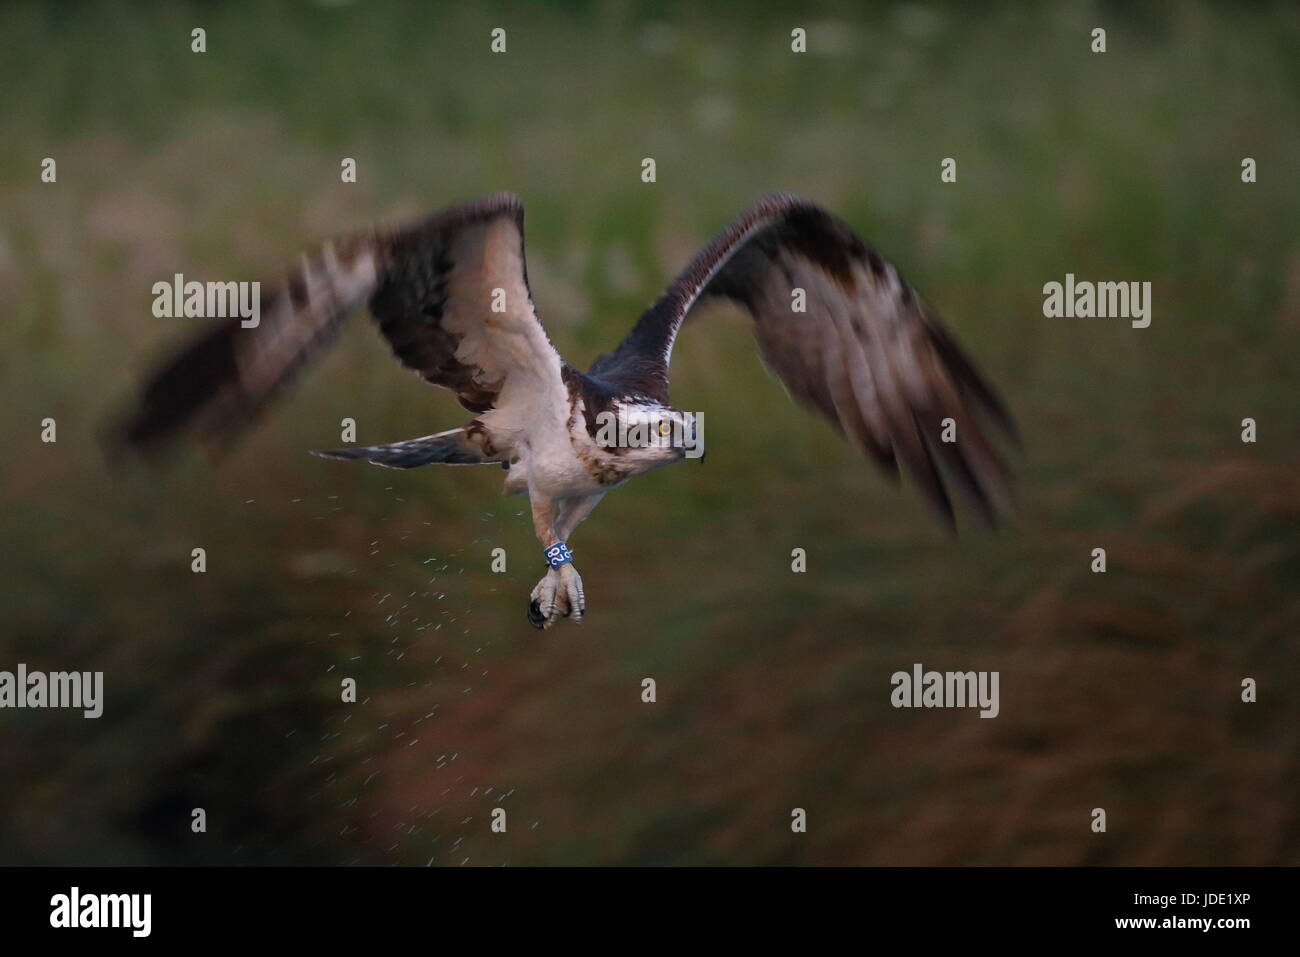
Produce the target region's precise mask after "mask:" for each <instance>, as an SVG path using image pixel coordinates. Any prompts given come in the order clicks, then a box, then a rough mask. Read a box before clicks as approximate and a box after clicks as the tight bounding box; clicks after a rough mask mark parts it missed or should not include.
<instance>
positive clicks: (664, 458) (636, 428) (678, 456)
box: [596, 402, 704, 472]
mask: <svg viewBox="0 0 1300 957" xmlns="http://www.w3.org/2000/svg"><path fill="white" fill-rule="evenodd" d="M608 426H609V427H608V428H607V429H602V432H601V433H598V434H597V437H596V438H597V444H600V445H604V446H606V447H607V448H616V449H617V450H618V452H619V454H620V455H621V456H622V457H623V458H624V459H625V460H627V461H629V462H631V463H635V464H636V465H637V466H638V471H644V472H648V471H649V470H650V469H653V468H657V467H658V466H660V465H667V464H669V463H670V462H679V461H681V460H682V459H699V460H701V461H703V459H704V424H703V417H702V416H699V415H693V414H691V413H690V412H685V411H683V410H682V409H674V408H671V407H669V406H665V405H658V404H645V403H630V402H625V403H620V404H619V405H618V406H617V408H616V409H615V412H614V415H613V416H612V417H610V419H609V421H608ZM602 439H603V441H602Z"/></svg>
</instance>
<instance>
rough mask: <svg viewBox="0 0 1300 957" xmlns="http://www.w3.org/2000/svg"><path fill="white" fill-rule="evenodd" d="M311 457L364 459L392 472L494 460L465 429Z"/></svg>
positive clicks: (321, 451)
mask: <svg viewBox="0 0 1300 957" xmlns="http://www.w3.org/2000/svg"><path fill="white" fill-rule="evenodd" d="M311 454H312V455H319V456H321V457H322V458H326V459H365V460H366V461H368V462H372V463H374V464H375V465H382V466H384V468H389V469H413V468H418V467H419V466H421V465H435V464H436V465H491V464H493V462H494V460H493V459H490V458H486V457H484V455H483V453H482V451H481V450H480V449H479V447H478V446H476V445H475V444H474V443H472V442H470V441H469V439H468V438H467V436H466V434H465V430H464V429H451V430H449V431H447V432H439V433H438V434H437V435H425V436H422V437H421V438H418V439H407V440H405V441H404V442H393V443H392V444H390V445H368V446H364V447H362V448H356V449H313V450H312V453H311Z"/></svg>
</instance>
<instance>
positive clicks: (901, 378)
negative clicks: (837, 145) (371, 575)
mask: <svg viewBox="0 0 1300 957" xmlns="http://www.w3.org/2000/svg"><path fill="white" fill-rule="evenodd" d="M717 300H729V301H731V302H732V303H735V304H737V305H739V306H740V307H741V308H742V309H743V310H744V311H746V312H748V313H749V315H750V317H751V318H752V319H753V329H754V335H755V338H756V339H757V341H758V347H759V351H760V353H761V355H762V358H763V360H764V361H765V363H766V365H767V366H768V368H769V369H770V370H771V371H772V372H774V373H775V374H776V376H777V378H779V379H780V380H781V382H782V384H783V385H784V386H785V388H786V389H787V391H788V392H789V393H790V394H791V395H793V396H794V397H795V399H796V400H798V401H800V402H801V403H802V404H804V405H805V406H807V407H809V408H810V409H812V410H813V411H816V412H819V413H820V414H821V415H823V416H824V417H825V418H827V419H828V420H829V421H830V422H831V423H832V424H833V425H834V426H835V427H836V428H837V429H838V430H839V431H840V432H841V433H842V434H843V435H844V437H845V438H847V439H848V441H849V442H851V443H852V444H853V445H854V446H855V447H856V448H857V449H858V450H859V451H861V452H862V453H863V454H864V455H866V456H867V457H868V458H870V459H872V460H873V461H875V462H876V463H877V464H878V465H879V466H880V467H881V468H882V469H884V470H885V471H886V473H888V474H889V475H891V476H896V475H897V473H898V463H899V462H900V461H901V462H902V464H903V467H904V468H905V469H906V470H907V472H908V473H909V474H910V476H911V477H912V479H913V480H914V482H915V483H916V485H917V487H918V488H919V490H920V492H921V494H922V495H923V496H924V498H925V499H926V500H927V501H928V502H929V504H930V505H932V506H933V507H934V509H935V511H936V512H937V514H938V515H939V516H940V518H941V519H942V520H943V521H944V522H945V524H946V525H948V526H949V528H954V527H955V525H954V519H953V506H952V502H951V500H950V498H949V494H948V491H947V488H948V487H950V486H955V487H958V488H960V489H961V490H962V491H963V493H964V494H965V496H966V498H968V499H969V500H970V502H971V503H972V504H973V505H974V506H975V508H976V509H977V510H978V511H979V512H980V513H981V514H982V515H983V516H984V517H985V518H986V519H988V520H989V521H990V523H991V522H993V521H994V520H995V518H996V517H997V516H998V515H1000V514H1005V513H1009V512H1010V511H1011V509H1012V507H1013V504H1014V493H1013V487H1012V483H1011V478H1010V475H1009V472H1008V470H1007V468H1006V466H1005V465H1004V463H1003V462H1002V460H1001V458H1000V457H999V455H998V454H997V452H996V451H995V449H994V447H993V445H992V444H991V443H990V441H989V439H988V438H987V437H986V435H985V433H984V431H982V426H986V425H987V424H988V423H992V425H993V426H995V427H997V428H998V429H1000V430H1001V431H1002V432H1003V433H1004V434H1005V435H1006V436H1008V437H1010V438H1012V439H1013V440H1014V439H1015V426H1014V423H1013V421H1012V419H1011V416H1010V415H1009V414H1008V412H1007V409H1006V407H1005V406H1004V404H1003V403H1002V401H1001V400H1000V399H999V398H998V396H997V394H996V393H995V392H994V391H993V389H992V388H990V386H989V385H988V384H987V383H986V382H985V380H984V378H983V377H982V376H981V375H980V373H979V372H978V371H977V370H976V368H975V366H974V364H973V363H972V362H971V360H970V359H968V358H967V357H966V354H965V353H964V352H963V351H962V350H961V348H959V347H958V345H957V344H956V342H955V341H954V340H953V338H952V336H951V335H950V334H949V333H948V332H947V330H946V329H944V327H943V326H942V325H941V324H940V323H939V320H938V318H937V317H936V316H935V315H934V313H933V312H932V311H931V310H930V309H928V308H927V307H926V306H925V305H924V304H923V303H922V302H921V301H920V299H919V298H918V297H917V295H916V293H914V292H913V290H912V289H911V287H909V286H908V285H907V283H906V282H904V281H903V279H902V277H901V276H900V275H899V274H898V271H897V270H896V269H895V268H894V267H893V266H892V265H890V264H889V263H888V262H886V261H885V260H884V259H882V258H881V257H880V256H879V255H878V254H877V253H876V252H875V250H873V249H871V248H870V247H868V246H867V245H866V244H865V243H864V242H863V241H862V240H861V239H860V238H859V237H858V236H857V235H856V234H855V233H854V232H853V230H852V229H851V228H850V227H849V226H848V225H847V224H846V223H845V222H844V221H843V220H841V219H839V218H837V217H836V216H834V215H832V214H831V213H829V212H827V211H826V210H825V209H823V208H822V207H820V206H818V205H816V204H815V203H812V202H809V201H807V200H803V199H799V198H797V197H794V196H790V195H786V194H773V195H770V196H766V197H764V198H762V199H760V200H759V201H758V202H756V203H755V204H754V205H753V206H751V207H750V208H749V209H748V210H746V211H745V212H744V213H742V214H741V215H740V217H739V218H737V219H736V220H735V221H734V222H733V223H732V224H731V225H729V226H728V227H727V228H726V229H724V230H723V231H722V232H721V233H720V234H719V235H718V236H717V237H715V238H714V239H713V241H712V242H710V243H709V244H708V245H707V246H705V247H704V249H702V250H701V251H700V252H699V253H698V254H697V255H696V256H695V258H694V259H692V260H691V262H690V263H689V264H688V265H687V266H686V268H685V269H684V270H683V271H682V273H681V274H680V275H679V276H678V277H677V278H676V279H675V280H674V281H673V282H672V283H671V284H670V285H669V286H668V288H667V289H665V290H664V292H663V294H662V295H660V296H659V298H658V299H657V300H655V302H654V303H653V304H652V305H651V306H650V308H649V309H647V310H646V311H645V312H644V313H643V314H642V315H641V317H640V318H639V319H638V320H637V321H636V323H635V324H634V325H633V326H632V329H631V331H630V332H629V333H628V334H627V336H626V337H625V338H624V339H623V341H622V342H620V343H619V344H618V345H617V346H616V347H615V348H614V349H613V350H612V351H610V352H607V353H605V354H603V355H601V356H600V357H598V358H597V359H596V361H595V362H593V363H592V365H591V367H590V368H589V369H588V370H587V371H586V372H582V371H580V370H579V369H577V368H576V367H574V366H572V365H570V364H569V363H567V362H565V361H564V360H563V359H562V358H561V357H560V355H559V353H558V352H556V350H555V347H554V346H552V345H551V342H550V340H549V339H548V338H547V335H546V332H545V330H544V329H543V328H542V324H541V322H540V320H539V319H538V317H537V313H536V311H535V310H534V307H533V300H532V294H531V292H530V290H529V287H528V272H527V268H526V266H525V262H524V211H523V206H522V205H521V203H520V202H519V200H518V199H517V198H516V197H514V196H511V195H508V194H499V195H495V196H492V197H489V198H486V199H482V200H478V201H474V202H469V203H463V204H461V205H457V206H452V207H450V208H448V209H445V210H443V211H442V212H439V213H437V214H435V215H433V216H430V217H428V218H425V219H423V220H421V221H418V222H415V223H413V224H410V225H407V226H405V227H401V228H395V229H380V230H376V231H374V232H371V233H367V234H363V235H358V236H353V237H350V238H346V239H342V240H339V241H336V242H329V243H326V244H325V245H323V246H322V247H320V248H319V249H317V250H315V251H314V252H310V253H307V254H305V255H304V256H303V257H302V259H301V260H300V262H299V263H298V264H297V265H296V266H294V267H293V268H292V269H291V270H290V271H289V272H288V275H287V276H286V278H285V279H284V281H283V282H282V283H280V284H279V285H278V286H277V287H275V288H274V289H273V290H270V291H268V292H267V293H264V294H263V295H262V299H261V320H260V322H259V323H258V324H257V325H256V326H255V327H253V328H246V327H245V325H244V324H243V323H241V321H240V320H239V319H238V318H232V319H227V320H224V321H223V322H221V323H219V324H217V325H215V326H213V327H212V328H211V329H209V330H207V331H205V333H204V334H203V335H202V336H201V337H200V338H198V339H197V340H195V341H193V342H191V343H190V344H188V345H187V346H185V347H184V348H182V349H181V350H180V351H179V352H177V353H175V354H174V355H173V357H172V358H171V359H170V361H168V362H166V363H164V364H163V365H162V366H161V368H160V369H159V370H158V371H157V372H156V373H155V374H154V375H153V376H152V377H151V378H149V379H148V380H147V381H146V383H145V385H144V387H143V389H142V392H141V395H140V398H139V402H138V404H137V405H136V407H135V408H134V409H133V410H132V411H131V412H130V413H129V414H128V415H126V416H124V417H123V419H122V420H121V421H120V422H119V424H118V426H117V427H116V429H115V431H114V433H113V436H112V438H113V439H114V440H115V443H116V444H117V445H118V446H119V447H123V448H126V449H130V450H134V451H137V452H148V451H151V450H154V449H157V448H159V447H161V446H163V445H165V444H167V443H168V442H169V441H170V440H172V439H174V438H176V437H178V436H180V435H181V434H190V435H193V436H195V437H196V438H197V439H198V440H199V441H200V442H201V443H202V444H204V445H206V446H208V447H209V448H210V449H211V450H213V451H216V452H220V451H222V450H224V449H225V448H227V447H228V446H229V445H230V444H231V442H232V441H233V440H234V439H236V438H237V437H238V436H239V435H240V434H241V433H242V432H244V431H246V429H247V428H248V427H249V426H250V425H251V424H252V423H253V422H254V421H255V419H256V417H257V415H258V413H259V412H260V411H262V410H263V409H264V408H265V406H266V405H267V403H268V402H269V401H270V400H271V399H272V398H273V397H275V396H276V394H277V393H279V392H280V391H281V389H282V388H283V387H284V386H285V385H286V384H287V383H288V382H289V381H290V380H291V379H292V378H293V377H294V375H295V374H296V373H297V372H298V371H299V370H300V369H301V368H302V367H303V366H304V365H306V363H307V362H308V361H309V360H310V359H311V358H312V357H314V356H315V355H316V354H317V353H318V352H319V351H320V350H321V349H322V348H323V347H324V346H326V345H327V344H329V343H330V342H331V341H332V340H333V339H334V338H335V336H336V334H337V332H338V329H339V326H340V324H341V323H342V321H343V319H344V318H346V317H347V316H348V315H349V314H350V313H351V312H353V311H354V310H355V309H356V307H358V306H360V305H362V304H363V303H364V304H367V305H368V307H369V310H370V313H371V315H372V316H373V317H374V320H375V323H376V325H377V326H378V329H379V332H380V334H381V335H383V337H384V338H385V339H387V340H388V342H389V345H390V346H391V347H392V350H393V352H394V353H395V354H396V356H397V358H398V359H399V360H400V361H401V363H402V364H403V365H405V366H406V367H408V368H410V369H413V370H414V371H415V372H417V373H418V374H419V375H420V376H422V377H423V378H424V379H425V380H426V381H428V382H431V383H433V384H434V385H438V386H442V387H443V388H446V389H450V390H451V391H452V392H454V393H455V395H456V398H457V399H458V400H459V402H460V404H461V405H462V406H464V407H465V408H466V409H467V410H469V412H471V413H472V414H473V418H472V419H471V420H470V421H469V422H468V423H467V424H465V425H463V426H461V427H460V428H455V429H450V430H448V431H445V432H438V433H436V434H434V435H427V436H423V437H421V438H415V439H408V440H406V441H403V442H394V443H392V444H390V445H375V446H369V447H364V448H360V447H354V448H346V449H337V450H331V451H317V452H316V453H315V454H317V455H322V456H325V457H327V458H334V459H365V460H367V461H370V462H373V463H374V464H376V465H383V466H387V467H389V468H400V469H408V468H415V467H417V466H421V465H432V464H442V465H489V464H497V465H500V466H501V467H502V468H504V469H505V470H506V479H505V492H506V494H527V495H528V497H529V499H530V501H531V504H532V516H533V525H534V528H535V530H536V533H537V538H538V539H539V541H540V542H541V545H542V550H543V556H544V558H545V560H546V565H547V570H546V574H545V576H544V577H543V578H542V579H541V581H539V582H538V583H537V586H536V587H535V588H534V589H533V591H532V594H531V596H530V602H529V606H528V619H529V621H530V622H531V623H532V624H533V625H534V626H535V627H538V628H547V627H550V626H551V625H552V624H554V623H555V622H556V621H557V620H558V619H559V618H561V617H566V616H572V618H573V619H575V620H580V619H581V618H582V615H583V613H584V611H585V610H586V598H585V596H584V594H583V585H582V578H581V577H580V576H579V575H578V572H577V569H576V568H575V567H574V564H573V552H572V550H571V549H570V548H569V545H568V540H569V537H570V536H571V535H572V534H573V531H574V529H575V528H576V527H577V525H578V523H579V522H581V521H582V520H583V519H585V518H586V517H587V516H588V515H589V514H590V513H591V510H592V509H593V508H594V507H595V506H596V504H597V503H598V502H599V501H600V500H601V498H602V497H603V496H604V495H605V493H606V492H608V491H609V490H610V489H612V488H615V487H617V486H619V485H622V484H623V483H624V482H626V481H627V480H628V479H630V478H632V477H633V476H635V475H640V474H642V473H645V472H649V471H650V470H652V469H654V468H657V467H659V466H661V465H665V464H668V463H670V462H676V461H680V460H681V459H683V458H685V457H687V456H688V455H692V456H693V455H694V454H695V453H696V452H698V451H699V438H700V436H699V430H698V424H699V423H698V422H697V420H696V417H695V416H693V415H691V414H690V413H687V412H684V411H682V410H680V409H674V408H673V407H672V406H671V405H670V404H669V396H668V383H669V374H668V369H669V360H670V358H671V356H672V351H673V343H674V341H675V340H676V338H677V334H678V332H679V330H680V328H681V326H682V323H683V322H684V321H685V320H686V318H687V317H688V316H690V315H693V314H695V313H697V312H700V311H702V310H703V309H704V307H706V306H707V305H708V304H709V303H711V302H715V301H717Z"/></svg>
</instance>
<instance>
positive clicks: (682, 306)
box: [590, 194, 1017, 525]
mask: <svg viewBox="0 0 1300 957" xmlns="http://www.w3.org/2000/svg"><path fill="white" fill-rule="evenodd" d="M796 289H801V290H803V297H804V303H805V311H803V312H796V311H795V310H794V308H793V303H794V301H795V297H794V295H793V294H794V292H795V290H796ZM717 299H727V300H731V301H732V302H735V303H736V304H738V305H740V306H741V307H742V308H743V309H745V310H746V311H747V312H748V313H749V314H750V316H751V317H752V318H753V320H754V334H755V338H756V339H757V341H758V346H759V352H760V354H761V355H762V357H763V360H764V363H765V364H766V365H767V366H768V368H769V369H771V371H772V372H773V373H775V375H776V376H777V377H778V378H779V379H780V380H781V382H782V384H783V385H784V386H785V387H786V389H787V390H788V391H789V392H790V394H791V395H792V396H794V397H795V398H796V399H797V400H798V401H800V402H802V403H804V404H806V405H808V406H809V407H811V408H812V409H813V410H815V411H817V412H819V413H820V414H821V415H822V416H824V417H825V418H826V419H828V420H829V421H830V422H831V423H832V424H833V425H834V426H835V427H836V428H837V429H839V430H840V431H841V432H842V433H843V434H844V435H845V436H846V438H847V439H848V440H849V441H850V442H851V443H852V444H853V445H854V447H856V448H857V449H858V450H859V451H861V452H862V453H863V454H865V455H867V456H869V457H870V458H872V459H873V460H874V461H875V462H876V463H877V464H878V465H880V466H881V467H882V468H883V469H884V470H885V471H886V472H887V473H889V474H896V472H897V464H898V463H899V462H901V463H902V464H903V466H904V467H905V468H906V469H907V471H908V473H909V474H910V475H911V476H912V478H913V480H914V481H915V482H916V484H917V485H918V487H919V489H920V491H921V493H922V495H923V496H924V498H925V499H926V500H927V501H928V502H929V503H930V504H931V505H932V506H933V507H934V508H935V510H936V511H937V512H938V513H939V514H940V516H941V517H942V518H943V519H944V521H945V523H948V524H950V525H951V524H952V522H953V507H952V502H951V499H950V497H949V494H948V487H949V485H955V486H957V487H958V488H960V489H962V491H963V492H964V494H965V496H966V497H967V498H969V499H970V500H971V501H972V502H973V503H974V505H975V506H976V507H977V509H978V510H979V512H980V513H981V514H982V515H984V516H985V517H986V518H988V519H989V520H990V521H992V519H993V518H994V517H995V516H996V515H998V514H1001V513H1007V512H1010V511H1012V510H1013V508H1014V501H1015V493H1014V487H1013V483H1012V479H1011V475H1010V473H1009V471H1008V470H1007V468H1006V466H1005V464H1004V463H1003V461H1002V459H1001V458H1000V457H999V456H998V453H997V452H996V451H995V449H994V447H993V444H992V442H990V440H989V438H988V436H987V435H986V433H985V428H986V427H987V426H986V423H988V422H991V423H992V424H993V425H994V426H996V427H997V428H998V429H999V430H1000V431H1002V432H1003V433H1005V435H1006V436H1007V437H1009V438H1010V439H1011V440H1013V441H1016V439H1017V436H1016V431H1015V424H1014V422H1013V420H1012V418H1011V415H1010V413H1009V412H1008V411H1007V408H1006V406H1005V404H1004V403H1003V402H1002V400H1001V399H1000V398H998V396H997V394H996V392H994V390H993V389H992V387H990V386H989V385H988V383H987V382H986V381H985V379H984V377H983V376H982V375H981V374H980V373H979V371H978V370H977V369H976V367H975V365H974V363H973V362H971V360H970V359H969V358H968V357H967V356H966V354H965V352H963V351H962V349H961V348H960V347H959V346H958V345H957V343H956V342H955V341H954V340H953V338H952V336H951V335H950V334H949V333H948V331H947V330H946V329H944V327H943V326H942V325H941V324H940V322H939V320H938V319H937V318H936V317H935V316H934V314H933V313H932V312H930V311H929V310H928V309H927V308H926V307H925V305H924V304H923V303H922V302H921V301H920V299H919V297H918V296H917V295H916V293H915V292H914V291H913V290H912V288H911V287H910V286H909V285H908V284H907V283H906V282H905V281H904V280H903V278H902V277H901V276H900V275H899V273H898V271H897V270H896V269H895V268H894V267H893V266H892V265H891V264H889V263H888V262H887V261H885V260H884V259H883V258H882V257H881V256H880V255H879V254H878V253H877V252H876V251H875V250H873V249H871V248H870V247H869V246H867V244H866V243H864V242H863V241H862V239H861V238H859V237H858V236H857V235H856V234H855V233H854V232H853V230H852V229H851V228H850V227H849V226H848V225H847V224H846V223H844V222H843V221H842V220H840V219H838V218H836V217H835V216H832V215H831V214H830V213H828V212H827V211H826V210H824V209H822V208H821V207H820V206H817V205H816V204H814V203H810V202H808V201H806V200H801V199H797V198H795V197H792V196H788V195H785V194H775V195H772V196H768V197H765V198H764V199H762V200H760V201H759V202H758V203H756V204H755V205H754V206H753V207H751V208H750V209H749V210H747V211H746V212H745V213H743V214H742V215H741V216H740V217H739V218H738V219H737V220H736V221H735V222H733V223H732V224H731V225H730V226H728V227H727V228H726V229H725V230H724V231H723V232H722V233H721V234H719V235H718V236H717V237H716V238H715V239H714V240H713V241H712V242H711V243H709V245H707V246H706V247H705V248H704V249H703V250H701V251H700V253H699V254H698V255H697V256H696V257H695V258H694V259H693V260H692V261H691V262H690V264H689V265H688V266H687V267H686V269H684V270H683V271H682V273H681V275H679V276H678V277H677V279H676V280H675V281H674V282H673V283H672V284H670V285H669V286H668V288H667V289H666V290H665V291H664V292H663V294H662V295H661V296H660V297H659V299H658V300H656V301H655V303H654V304H653V305H652V306H651V307H650V308H649V309H648V310H647V311H646V312H645V313H644V314H643V315H642V316H641V318H640V319H639V320H638V321H637V323H636V325H635V326H633V328H632V331H631V332H630V333H629V334H628V336H627V337H626V338H625V339H624V340H623V342H622V343H620V344H619V346H618V348H616V349H615V350H614V351H612V352H610V353H607V354H605V355H603V356H601V357H600V358H599V359H597V360H596V362H595V363H594V364H593V365H592V367H591V370H590V375H591V376H592V377H594V378H596V379H598V380H600V381H601V382H603V383H605V384H606V385H607V386H608V387H609V388H610V389H612V390H613V391H615V392H622V393H624V394H640V395H645V396H647V397H649V398H652V399H654V400H656V401H659V402H663V403H665V404H667V402H668V364H669V361H670V358H671V355H672V349H673V344H674V342H675V340H676V337H677V333H678V331H679V329H680V327H681V325H682V323H683V322H684V321H685V320H686V318H687V317H688V316H689V315H691V314H692V313H693V312H694V310H696V309H697V308H698V307H700V306H702V305H704V304H707V303H709V302H711V301H714V300H717ZM946 419H951V420H952V422H953V424H954V425H955V427H956V441H953V442H946V441H944V426H945V420H946Z"/></svg>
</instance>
